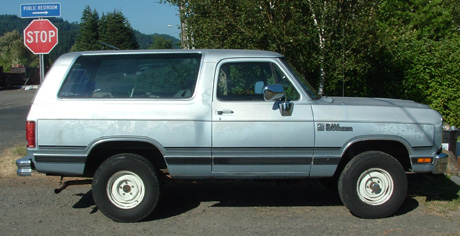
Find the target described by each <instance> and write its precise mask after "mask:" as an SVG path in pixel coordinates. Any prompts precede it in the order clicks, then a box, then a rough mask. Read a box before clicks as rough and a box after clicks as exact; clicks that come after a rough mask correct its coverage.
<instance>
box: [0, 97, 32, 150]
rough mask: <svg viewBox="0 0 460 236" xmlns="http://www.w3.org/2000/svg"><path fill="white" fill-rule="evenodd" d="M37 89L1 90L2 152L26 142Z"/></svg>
mask: <svg viewBox="0 0 460 236" xmlns="http://www.w3.org/2000/svg"><path fill="white" fill-rule="evenodd" d="M36 92H37V90H29V91H26V90H21V89H16V90H0V153H2V152H3V151H4V150H5V149H6V148H8V147H11V146H13V145H16V144H24V145H25V144H26V140H25V124H26V118H27V113H28V112H29V108H30V104H31V103H32V99H33V97H34V95H35V93H36Z"/></svg>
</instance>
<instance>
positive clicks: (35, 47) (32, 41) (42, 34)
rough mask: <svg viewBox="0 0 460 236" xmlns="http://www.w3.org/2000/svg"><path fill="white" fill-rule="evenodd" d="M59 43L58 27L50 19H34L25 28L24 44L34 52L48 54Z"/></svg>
mask: <svg viewBox="0 0 460 236" xmlns="http://www.w3.org/2000/svg"><path fill="white" fill-rule="evenodd" d="M57 43H58V29H57V28H56V27H55V26H54V25H53V24H51V22H50V21H49V20H33V21H32V22H31V23H30V24H29V25H28V26H27V27H26V28H25V29H24V45H26V47H27V48H28V49H29V50H30V51H32V52H33V53H34V54H48V53H49V52H50V51H51V50H52V49H53V48H54V47H55V46H56V45H57Z"/></svg>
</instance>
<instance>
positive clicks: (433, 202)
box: [407, 174, 460, 215]
mask: <svg viewBox="0 0 460 236" xmlns="http://www.w3.org/2000/svg"><path fill="white" fill-rule="evenodd" d="M407 177H408V182H409V186H408V187H409V189H408V195H409V196H410V197H412V198H414V199H416V200H417V201H418V202H419V203H420V204H422V205H424V206H425V208H426V209H427V210H428V212H430V213H432V214H437V215H450V213H451V212H455V211H457V210H459V209H460V197H459V196H460V186H458V185H456V184H455V183H453V182H452V181H450V179H449V177H448V176H446V175H432V174H412V175H408V176H407Z"/></svg>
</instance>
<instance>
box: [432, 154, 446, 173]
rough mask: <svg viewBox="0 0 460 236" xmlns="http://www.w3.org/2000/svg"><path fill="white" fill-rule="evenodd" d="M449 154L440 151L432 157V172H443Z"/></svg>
mask: <svg viewBox="0 0 460 236" xmlns="http://www.w3.org/2000/svg"><path fill="white" fill-rule="evenodd" d="M448 160H449V156H448V155H447V154H446V153H440V154H438V155H436V156H435V157H434V158H433V172H432V173H433V174H443V173H444V172H445V171H446V169H447V163H448Z"/></svg>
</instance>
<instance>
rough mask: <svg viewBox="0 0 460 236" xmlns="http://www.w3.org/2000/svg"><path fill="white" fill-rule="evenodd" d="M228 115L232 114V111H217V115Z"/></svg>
mask: <svg viewBox="0 0 460 236" xmlns="http://www.w3.org/2000/svg"><path fill="white" fill-rule="evenodd" d="M228 114H233V111H231V110H222V111H217V115H219V116H221V115H228Z"/></svg>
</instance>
